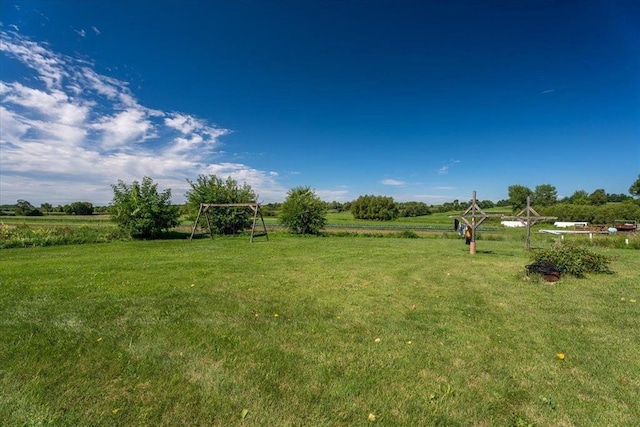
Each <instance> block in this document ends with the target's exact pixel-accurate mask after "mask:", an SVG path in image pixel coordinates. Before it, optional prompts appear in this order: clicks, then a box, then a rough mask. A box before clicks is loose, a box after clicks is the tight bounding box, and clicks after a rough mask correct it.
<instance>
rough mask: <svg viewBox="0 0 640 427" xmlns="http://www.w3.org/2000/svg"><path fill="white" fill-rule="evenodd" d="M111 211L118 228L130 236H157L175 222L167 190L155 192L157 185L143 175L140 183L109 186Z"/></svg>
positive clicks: (175, 223)
mask: <svg viewBox="0 0 640 427" xmlns="http://www.w3.org/2000/svg"><path fill="white" fill-rule="evenodd" d="M111 187H112V188H113V200H112V201H111V212H112V215H113V217H112V218H113V220H114V221H115V222H116V223H117V224H118V227H120V229H121V230H122V231H123V232H124V233H126V234H128V235H130V236H131V237H134V238H142V239H148V238H158V237H160V235H161V234H162V232H163V231H168V230H169V229H170V228H172V227H175V226H176V225H178V216H179V213H178V207H177V206H174V205H171V200H170V199H171V190H169V189H167V190H164V191H163V192H162V193H158V184H155V183H154V182H153V180H152V179H151V178H149V177H147V176H145V177H144V178H143V179H142V184H140V183H138V181H133V184H131V185H127V184H125V183H124V182H122V181H118V184H117V185H112V186H111Z"/></svg>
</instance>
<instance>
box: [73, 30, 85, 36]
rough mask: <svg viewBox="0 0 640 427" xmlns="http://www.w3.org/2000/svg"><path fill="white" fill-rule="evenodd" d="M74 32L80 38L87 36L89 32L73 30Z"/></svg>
mask: <svg viewBox="0 0 640 427" xmlns="http://www.w3.org/2000/svg"><path fill="white" fill-rule="evenodd" d="M73 31H75V32H76V33H77V34H78V35H79V36H80V37H86V36H87V32H86V31H85V30H73Z"/></svg>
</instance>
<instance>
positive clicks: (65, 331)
mask: <svg viewBox="0 0 640 427" xmlns="http://www.w3.org/2000/svg"><path fill="white" fill-rule="evenodd" d="M536 238H540V239H541V236H536ZM534 243H535V244H534V246H544V245H547V244H548V240H547V239H546V238H545V239H541V240H535V242H534ZM595 249H596V250H598V251H599V252H602V253H606V254H609V255H613V256H615V261H614V262H613V263H612V264H611V267H612V268H613V270H614V271H615V272H616V273H615V274H614V275H590V276H589V277H587V278H586V279H575V278H572V277H563V278H562V279H561V281H560V282H558V283H557V284H555V285H550V284H546V283H544V282H541V281H540V280H538V279H537V278H527V277H526V276H525V274H524V268H523V267H524V265H525V264H527V263H528V261H529V258H528V254H527V253H526V251H525V250H524V249H523V248H522V242H521V241H510V240H507V241H480V242H479V243H478V254H477V255H475V256H473V257H472V256H470V255H469V254H468V247H467V246H465V245H464V242H463V241H462V240H460V239H455V240H454V239H395V238H385V239H376V238H365V237H362V238H340V237H320V238H310V237H305V238H295V237H289V236H287V235H284V234H279V233H276V234H272V235H271V236H270V240H269V241H266V240H258V241H256V242H255V243H253V244H249V243H248V242H247V240H246V239H245V238H216V239H215V240H210V239H198V240H194V241H192V242H188V241H185V240H170V241H150V242H133V241H132V242H112V243H103V244H89V245H79V246H60V247H44V248H27V249H9V250H2V251H0V264H1V265H2V269H1V270H0V349H2V351H1V352H0V389H1V390H2V393H0V424H2V425H56V426H59V425H68V426H77V425H91V426H102V425H104V426H111V425H140V426H143V425H145V426H146V425H167V426H173V425H203V426H210V425H214V426H216V425H217V426H228V425H248V426H265V425H267V426H269V425H274V426H275V425H277V426H287V425H290V426H293V425H313V426H324V425H326V426H336V425H344V426H352V425H375V424H379V425H448V426H450V425H454V426H455V425H481V426H482V425H486V426H493V425H507V426H508V425H513V426H525V425H540V426H548V425H565V426H591V425H593V426H602V425H616V426H633V425H637V420H638V419H640V404H638V402H637V396H638V395H640V358H639V357H638V354H640V334H638V331H639V330H640V328H639V327H640V320H639V319H640V316H639V314H640V313H639V311H640V310H639V307H640V306H639V305H638V303H637V302H636V301H637V300H638V298H639V297H640V281H638V279H637V278H638V276H639V275H640V262H639V260H638V252H637V251H635V250H620V249H602V248H595ZM559 353H563V354H564V359H560V358H559V357H558V354H559ZM374 418H375V420H373V419H374ZM372 420H373V421H372Z"/></svg>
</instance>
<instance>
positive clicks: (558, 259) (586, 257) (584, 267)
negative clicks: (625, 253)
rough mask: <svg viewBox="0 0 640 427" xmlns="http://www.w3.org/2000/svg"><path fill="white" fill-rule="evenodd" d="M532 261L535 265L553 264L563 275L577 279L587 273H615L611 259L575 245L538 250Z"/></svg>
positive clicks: (561, 245)
mask: <svg viewBox="0 0 640 427" xmlns="http://www.w3.org/2000/svg"><path fill="white" fill-rule="evenodd" d="M532 260H533V262H534V263H552V264H554V265H555V266H556V268H558V270H560V271H561V272H562V273H563V274H571V275H573V276H576V277H584V276H585V273H613V271H612V270H611V269H610V268H609V263H610V262H611V260H612V259H611V257H608V256H606V255H603V254H598V253H595V252H593V251H591V250H590V249H589V248H587V247H585V246H580V245H578V244H575V243H562V244H559V245H554V246H552V247H551V248H549V249H540V250H537V251H536V252H534V254H533V257H532Z"/></svg>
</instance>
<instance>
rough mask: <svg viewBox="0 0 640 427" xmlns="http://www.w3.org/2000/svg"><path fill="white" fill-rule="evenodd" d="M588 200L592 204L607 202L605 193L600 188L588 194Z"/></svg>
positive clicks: (598, 204) (597, 204)
mask: <svg viewBox="0 0 640 427" xmlns="http://www.w3.org/2000/svg"><path fill="white" fill-rule="evenodd" d="M589 202H591V204H592V205H596V206H600V205H604V204H606V203H607V193H606V191H604V189H602V188H598V189H597V190H595V191H594V192H593V193H591V194H589Z"/></svg>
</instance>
